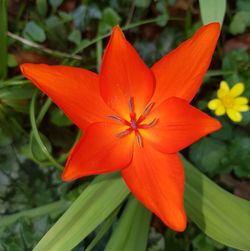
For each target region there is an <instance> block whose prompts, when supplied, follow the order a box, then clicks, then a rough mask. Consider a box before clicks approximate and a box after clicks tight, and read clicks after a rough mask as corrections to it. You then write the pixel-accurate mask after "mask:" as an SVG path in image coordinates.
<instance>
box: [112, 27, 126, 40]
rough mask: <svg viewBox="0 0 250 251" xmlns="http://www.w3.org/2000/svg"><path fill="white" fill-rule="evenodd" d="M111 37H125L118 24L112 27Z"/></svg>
mask: <svg viewBox="0 0 250 251" xmlns="http://www.w3.org/2000/svg"><path fill="white" fill-rule="evenodd" d="M111 37H112V38H116V39H125V36H124V34H123V31H122V29H121V28H120V26H119V25H118V24H117V25H116V26H114V27H113V29H112V34H111Z"/></svg>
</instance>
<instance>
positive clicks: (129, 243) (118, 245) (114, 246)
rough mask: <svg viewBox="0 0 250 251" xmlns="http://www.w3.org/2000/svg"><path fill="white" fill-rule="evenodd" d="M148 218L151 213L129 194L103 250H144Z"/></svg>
mask: <svg viewBox="0 0 250 251" xmlns="http://www.w3.org/2000/svg"><path fill="white" fill-rule="evenodd" d="M150 219H151V213H150V212H149V211H148V210H147V209H146V208H145V207H144V206H143V205H142V204H141V203H140V202H139V201H138V200H137V199H136V198H135V197H134V196H132V195H131V196H130V199H129V201H128V204H127V205H126V208H125V211H124V212H123V214H122V216H121V219H120V221H119V223H118V225H117V227H116V228H115V229H114V233H113V234H112V236H111V239H110V240H109V242H108V244H107V246H106V248H105V251H117V250H136V251H144V250H146V246H147V239H148V232H149V223H150Z"/></svg>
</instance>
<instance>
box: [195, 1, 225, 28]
mask: <svg viewBox="0 0 250 251" xmlns="http://www.w3.org/2000/svg"><path fill="white" fill-rule="evenodd" d="M199 2H200V9H201V18H202V22H203V24H208V23H212V22H219V23H220V24H221V25H222V23H223V20H224V16H225V13H226V0H209V1H208V0H199Z"/></svg>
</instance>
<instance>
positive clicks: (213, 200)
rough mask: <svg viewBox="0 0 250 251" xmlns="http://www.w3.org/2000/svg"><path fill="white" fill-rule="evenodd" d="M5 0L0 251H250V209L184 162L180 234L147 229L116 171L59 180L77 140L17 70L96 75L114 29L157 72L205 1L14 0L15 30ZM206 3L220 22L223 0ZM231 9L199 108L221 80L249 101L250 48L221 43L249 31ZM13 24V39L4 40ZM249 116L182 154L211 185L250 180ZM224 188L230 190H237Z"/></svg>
mask: <svg viewBox="0 0 250 251" xmlns="http://www.w3.org/2000/svg"><path fill="white" fill-rule="evenodd" d="M6 2H7V1H4V0H2V1H1V0H0V44H1V46H0V52H1V53H0V79H1V80H0V214H1V216H0V250H4V251H6V250H7V251H15V250H17V251H24V250H31V249H33V248H34V247H35V246H36V245H37V243H38V242H39V241H40V242H39V244H38V245H37V247H36V249H37V250H50V249H51V250H53V251H54V250H60V251H61V250H63V249H62V248H65V249H66V250H69V249H71V248H73V250H75V251H82V250H83V249H84V250H87V251H90V250H96V251H99V250H105V248H106V249H112V248H113V249H114V247H116V245H117V246H118V247H119V248H117V249H119V250H122V247H128V250H132V249H133V247H134V245H135V246H136V248H135V249H136V250H140V249H141V250H145V245H146V242H147V241H148V244H147V250H149V251H161V250H175V251H189V250H197V251H198V250H199V251H200V250H208V251H210V250H214V251H218V250H222V251H233V250H234V249H232V248H227V247H225V246H224V245H228V246H233V247H235V248H238V249H242V250H249V246H247V245H248V244H249V243H250V241H249V240H248V238H249V236H248V235H246V234H248V233H249V227H248V226H249V222H248V220H249V217H247V212H249V203H248V202H246V201H243V200H241V199H238V198H236V197H235V196H232V195H230V194H228V193H226V192H225V191H224V190H221V189H220V188H218V187H217V186H216V185H215V183H214V182H211V181H210V180H208V179H207V178H206V177H205V176H204V175H202V174H201V173H200V172H199V171H196V170H195V169H194V168H193V167H192V166H190V164H189V163H187V162H185V163H186V176H187V184H186V195H185V204H186V210H187V212H188V216H189V227H188V229H187V231H185V232H184V233H183V234H179V233H178V234H177V233H175V232H173V231H170V230H169V229H168V230H166V229H164V228H163V227H162V225H161V224H160V223H158V224H157V223H155V221H156V220H155V217H153V221H152V223H150V224H149V223H148V222H149V218H150V213H149V212H148V211H147V210H146V209H145V208H143V207H142V206H141V205H140V204H139V203H138V202H137V201H136V200H135V199H133V197H131V196H130V197H129V200H128V201H126V199H125V198H126V197H127V195H128V190H127V188H126V187H125V185H124V183H123V182H122V181H121V179H120V178H119V177H116V175H117V174H110V175H109V174H108V175H104V176H101V177H97V178H94V180H93V181H92V178H86V179H82V180H79V181H77V182H72V183H65V182H62V181H61V179H60V175H61V170H62V168H63V165H64V163H65V161H66V158H67V156H68V153H69V151H70V149H71V147H72V146H73V144H74V143H75V142H76V140H77V138H78V137H79V135H80V133H79V132H78V129H77V128H76V127H75V126H74V125H73V124H72V122H71V121H70V120H69V119H68V118H67V117H66V116H65V115H64V114H63V113H62V111H60V110H59V109H58V108H57V107H56V106H55V105H54V104H53V103H51V101H50V100H49V99H46V98H45V96H44V95H42V94H41V93H37V94H36V93H34V90H35V87H34V86H33V85H31V84H30V82H29V81H28V80H25V79H23V77H22V76H20V75H19V74H20V71H19V69H18V66H17V64H19V63H22V62H28V61H30V62H35V63H49V64H65V65H71V66H76V67H83V68H87V69H89V70H92V71H96V69H97V67H96V62H98V66H99V65H100V62H101V55H102V52H103V48H104V47H105V45H106V43H107V37H108V36H109V33H110V31H111V29H112V27H113V26H114V25H117V24H119V25H120V27H122V28H123V29H124V32H125V33H126V36H127V38H128V39H129V40H130V41H131V43H132V44H133V45H135V47H136V49H137V50H138V51H139V54H140V55H141V57H142V58H143V60H144V61H145V62H146V63H147V64H148V65H149V66H151V65H152V64H153V63H154V62H155V61H157V60H158V59H159V58H160V57H162V56H163V55H165V54H166V53H168V52H169V51H171V50H172V49H174V48H175V47H177V46H178V45H179V44H180V43H181V42H182V41H183V40H185V39H186V38H188V37H190V35H192V34H193V33H194V31H195V30H196V29H197V28H198V27H199V26H201V21H200V20H198V19H197V18H198V15H197V5H185V4H180V3H177V1H175V0H171V1H165V0H163V1H152V0H136V1H133V2H132V1H118V0H111V1H109V2H108V3H107V2H105V1H93V0H90V1H62V0H49V1H45V0H36V1H18V3H16V5H15V8H13V6H12V5H11V1H9V2H8V4H9V12H8V13H7V14H8V15H7V17H8V25H7V21H6ZM183 3H184V2H183ZM200 4H201V5H200V8H201V15H202V19H203V22H204V23H208V22H211V21H218V20H220V21H221V22H222V20H223V16H224V13H225V1H200ZM219 5H220V6H219ZM235 6H236V9H235V8H234V4H232V3H231V2H230V1H228V6H227V13H226V19H225V23H224V26H223V27H222V35H221V38H220V43H219V47H218V50H217V52H216V53H215V57H214V61H213V62H212V64H211V67H210V71H209V73H208V74H207V77H206V79H205V81H206V82H205V84H203V85H202V88H201V90H200V93H199V95H198V97H197V98H196V99H195V100H194V101H193V104H194V105H195V106H198V107H199V108H200V109H202V110H205V112H208V111H207V110H206V107H207V102H208V101H209V100H210V99H212V98H213V97H214V96H215V92H216V90H217V88H218V85H219V82H220V81H221V80H222V79H225V80H226V81H227V82H228V83H229V84H230V85H231V86H232V85H234V84H235V83H236V82H239V81H242V82H244V83H245V85H246V91H245V92H244V95H245V96H247V97H248V98H250V82H249V81H250V70H249V68H250V56H249V52H248V50H247V48H248V47H249V46H248V44H247V43H245V42H244V39H243V40H240V41H241V43H243V45H244V47H245V48H240V49H232V50H229V51H228V50H224V48H223V46H224V45H225V44H226V43H227V42H228V39H233V40H234V39H235V38H236V39H238V38H237V37H234V35H237V34H242V35H243V36H245V35H246V34H247V32H248V29H249V26H250V23H249V18H248V17H249V16H250V15H249V13H250V4H249V1H245V0H237V1H235ZM7 26H8V29H9V31H11V33H12V34H14V36H13V35H12V36H11V35H10V34H9V35H8V36H11V37H9V38H8V39H7V36H6V30H7ZM15 36H17V37H15ZM18 39H19V40H18ZM34 42H35V43H36V45H35V46H34ZM7 51H8V54H7ZM77 53H78V54H77ZM8 67H9V69H8ZM7 69H8V75H7ZM197 101H198V102H197ZM213 116H214V115H213ZM243 116H244V120H243V122H241V123H239V124H233V123H232V122H231V121H229V120H228V119H226V118H219V119H220V120H221V122H222V124H223V128H222V129H221V130H220V131H218V132H216V133H214V134H212V135H211V136H209V137H207V138H204V139H202V140H200V141H198V142H197V143H196V144H194V145H193V146H192V147H191V148H190V149H189V150H187V151H185V152H184V153H185V156H186V157H187V158H188V159H190V160H191V161H192V162H193V163H194V164H195V166H197V168H199V169H200V170H201V171H202V172H204V173H206V174H207V175H208V176H210V177H211V178H212V179H213V180H214V181H215V182H217V181H221V177H223V175H224V174H225V173H226V174H227V175H229V176H230V177H233V178H234V179H236V180H237V182H239V183H241V182H245V180H248V179H249V178H250V176H249V173H250V169H249V165H248V163H249V161H250V159H249V156H250V141H249V122H250V112H246V113H244V114H243ZM223 185H225V184H223ZM225 187H227V188H228V189H229V190H230V191H231V192H234V189H235V188H234V187H232V186H230V185H228V184H227V185H225ZM79 194H81V195H80V197H79V198H78V196H79ZM77 198H78V199H77ZM73 201H74V202H73ZM72 202H73V203H72ZM70 204H72V205H71V207H70V209H69V210H68V211H66V209H67V208H68V207H69V205H70ZM104 209H105V210H104ZM65 211H66V212H65ZM64 212H65V213H64ZM63 213H64V214H63ZM62 214H63V216H61V215H62ZM60 217H61V218H60ZM58 219H59V220H58ZM55 222H57V223H55ZM129 222H130V223H129ZM156 222H157V221H156ZM196 225H197V226H198V227H199V228H200V229H201V231H200V230H199V229H198V228H197V227H196ZM247 225H248V226H247ZM149 227H150V231H149V235H148V230H149ZM49 229H50V230H49ZM48 230H49V232H48V233H47V231H48ZM46 233H47V234H46ZM204 233H205V234H204ZM43 236H44V237H43ZM208 236H210V237H211V238H213V239H216V240H218V241H220V242H221V243H223V244H224V245H221V244H218V243H217V242H215V241H214V240H212V239H210V237H208ZM139 239H140V241H139ZM47 247H48V248H47Z"/></svg>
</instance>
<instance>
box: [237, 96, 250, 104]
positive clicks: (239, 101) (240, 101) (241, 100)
mask: <svg viewBox="0 0 250 251" xmlns="http://www.w3.org/2000/svg"><path fill="white" fill-rule="evenodd" d="M234 103H235V104H236V105H246V104H247V103H248V98H246V97H239V98H235V99H234Z"/></svg>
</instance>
